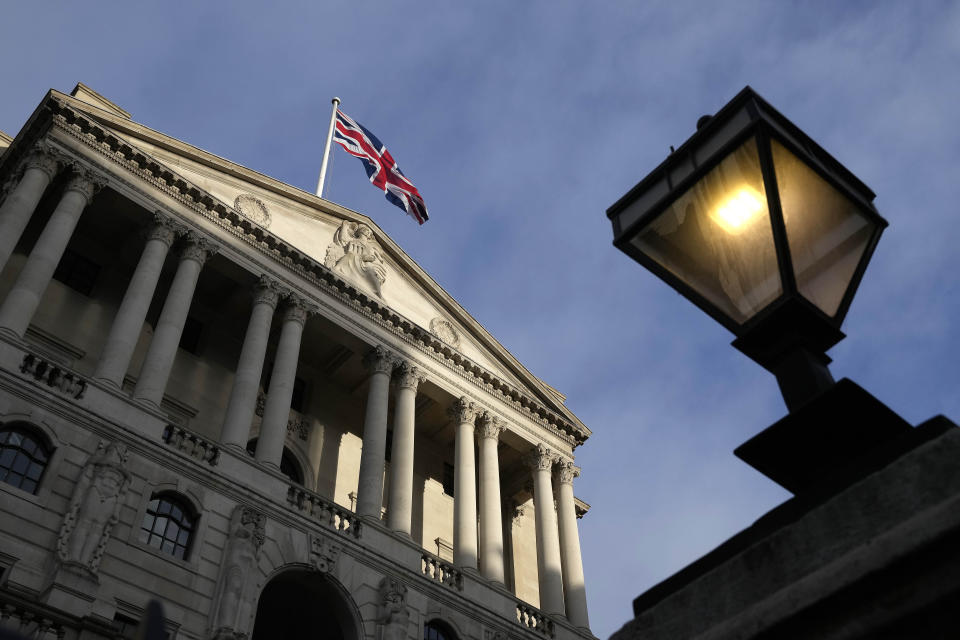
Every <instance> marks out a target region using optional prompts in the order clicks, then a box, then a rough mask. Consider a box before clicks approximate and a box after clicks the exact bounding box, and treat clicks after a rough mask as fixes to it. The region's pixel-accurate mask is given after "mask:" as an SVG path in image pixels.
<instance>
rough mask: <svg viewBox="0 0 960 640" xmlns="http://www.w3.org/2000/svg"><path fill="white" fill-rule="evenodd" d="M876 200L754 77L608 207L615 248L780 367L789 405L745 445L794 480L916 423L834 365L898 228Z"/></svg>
mask: <svg viewBox="0 0 960 640" xmlns="http://www.w3.org/2000/svg"><path fill="white" fill-rule="evenodd" d="M873 199H874V193H873V192H872V191H871V190H870V189H869V187H867V186H866V185H865V184H863V182H861V181H860V180H859V179H858V178H857V177H856V176H854V175H853V174H852V173H851V172H850V171H849V170H847V169H846V168H845V167H844V166H843V165H841V164H840V163H839V162H838V161H837V160H836V159H834V158H833V156H831V155H830V154H828V153H827V152H826V151H824V150H823V148H821V147H820V146H819V145H818V144H817V143H816V142H814V141H813V140H812V139H811V138H810V137H809V136H808V135H806V134H805V133H804V132H803V131H801V130H800V129H799V128H798V127H797V126H796V125H794V124H793V123H792V122H790V121H789V120H788V119H787V118H785V117H784V116H783V115H781V114H780V113H779V112H778V111H777V110H776V109H774V108H773V107H772V106H770V104H769V103H767V102H766V101H765V100H764V99H763V98H761V97H760V96H759V95H757V94H756V92H754V91H753V89H751V88H750V87H746V88H744V89H743V91H741V92H740V93H739V94H737V96H736V97H734V98H733V100H731V101H730V102H729V103H727V105H725V106H724V107H723V108H722V109H720V111H718V112H717V113H716V114H715V115H713V116H704V117H703V118H701V119H700V121H699V122H698V123H697V131H696V133H694V134H693V135H692V136H691V137H690V138H689V139H688V140H687V141H686V142H684V143H683V145H681V146H680V148H678V149H676V150H671V154H670V155H669V156H668V157H667V159H666V160H664V161H663V162H662V163H661V164H660V166H658V167H657V168H656V169H654V170H653V171H652V172H651V173H650V174H649V175H648V176H647V177H645V178H644V179H643V180H641V181H640V182H639V183H638V184H637V185H636V186H635V187H633V188H632V189H631V190H630V191H629V192H627V194H626V195H624V196H623V197H622V198H620V199H619V200H618V201H617V202H616V203H615V204H613V205H612V206H611V207H610V208H609V209H608V210H607V216H608V217H609V218H610V221H611V222H612V224H613V233H614V241H613V243H614V245H615V246H616V247H617V248H619V249H620V250H621V251H623V252H624V253H626V254H627V255H629V256H630V257H631V258H633V259H634V260H636V261H637V262H639V263H640V264H642V265H644V266H645V267H647V268H648V269H649V270H650V271H652V272H653V273H654V274H656V275H657V276H658V277H660V278H661V279H663V280H664V281H666V282H667V283H668V284H669V285H670V286H672V287H673V288H674V289H676V290H677V291H678V292H679V293H681V294H682V295H683V296H684V297H686V298H687V299H688V300H690V301H691V302H693V303H694V304H696V305H697V306H698V307H700V308H701V309H702V310H703V311H705V312H706V313H708V314H709V315H710V316H711V317H713V318H714V319H715V320H717V321H718V322H719V323H720V324H722V325H723V326H725V327H726V328H727V329H729V330H730V331H731V332H733V334H734V335H735V336H736V339H735V340H734V341H733V346H734V347H736V348H737V349H739V350H740V351H742V352H743V353H745V354H746V355H747V356H749V357H750V358H752V359H753V360H754V361H756V362H757V363H758V364H760V365H761V366H763V367H764V368H766V369H767V370H769V371H770V372H772V373H773V374H774V375H775V376H776V378H777V383H778V384H779V386H780V390H781V393H782V394H783V398H784V401H785V402H786V405H787V408H788V410H789V412H790V414H789V415H788V416H787V417H786V418H784V419H782V420H780V421H778V422H777V423H776V424H774V425H772V426H771V427H769V428H767V429H766V430H765V431H764V432H762V433H760V434H759V435H757V436H755V437H754V438H752V439H751V440H750V441H748V442H747V443H745V444H744V445H741V447H739V448H738V449H737V450H736V454H737V455H738V456H740V457H741V458H742V459H744V460H746V461H747V462H748V463H749V464H751V465H753V466H754V467H755V468H757V469H758V470H760V471H762V472H763V473H765V474H766V475H767V476H769V477H771V478H772V479H774V480H775V481H777V482H779V483H780V484H781V485H783V486H784V487H786V488H788V489H790V490H791V491H794V492H797V491H800V490H803V489H804V488H807V487H809V486H811V484H816V483H817V482H819V481H820V480H822V479H823V478H827V477H833V478H836V477H838V476H840V475H844V474H846V475H847V476H850V474H851V473H853V474H854V475H856V474H857V473H860V472H862V471H863V468H862V467H863V465H861V469H860V471H856V470H854V471H851V469H853V468H854V467H856V466H857V465H856V464H853V463H852V462H851V461H854V460H857V459H863V460H866V458H867V457H869V456H867V457H864V453H865V452H866V451H871V450H876V449H877V447H879V446H880V445H881V444H883V443H889V442H891V441H893V440H896V439H897V438H900V437H903V436H904V434H905V431H904V429H908V430H909V429H910V427H909V425H908V424H907V423H906V422H904V421H903V420H902V419H901V418H900V417H899V416H897V415H896V414H895V413H893V412H892V411H890V410H889V409H888V408H887V407H886V406H884V405H883V404H882V403H880V402H879V401H878V400H876V399H875V398H874V397H873V396H871V395H870V394H868V393H867V392H866V391H864V390H863V389H861V388H860V387H859V386H857V385H856V384H854V383H852V382H850V381H849V380H841V381H840V382H834V380H833V376H832V375H831V373H830V370H829V368H828V366H827V365H828V364H829V363H830V358H829V357H828V356H827V355H826V351H827V350H828V349H830V348H831V347H832V346H834V345H835V344H836V343H837V342H839V341H840V340H842V339H843V338H844V334H843V333H842V332H841V331H840V326H841V324H842V323H843V319H844V317H845V316H846V314H847V310H848V309H849V308H850V302H851V300H852V299H853V296H854V294H855V293H856V289H857V286H858V285H859V283H860V279H861V278H862V277H863V273H864V271H865V269H866V267H867V263H868V262H869V261H870V257H871V255H872V254H873V251H874V248H875V247H876V245H877V242H878V241H879V239H880V234H881V233H882V232H883V229H884V228H885V227H886V226H887V222H886V220H884V219H883V218H882V217H881V216H880V215H879V214H878V213H877V211H876V209H875V208H874V206H873ZM874 458H875V459H876V456H874ZM875 459H874V461H873V462H870V463H869V464H868V463H864V464H866V465H867V466H868V467H869V466H870V465H872V464H875V463H876V460H875Z"/></svg>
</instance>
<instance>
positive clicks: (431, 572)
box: [420, 551, 463, 591]
mask: <svg viewBox="0 0 960 640" xmlns="http://www.w3.org/2000/svg"><path fill="white" fill-rule="evenodd" d="M420 571H421V573H423V575H425V576H427V577H428V578H430V579H431V580H436V581H437V582H439V583H441V584H445V585H447V586H448V587H450V588H451V589H456V590H457V591H463V574H462V573H461V572H460V570H459V569H457V568H456V567H455V566H454V565H453V563H450V562H447V561H446V560H442V559H441V558H438V557H437V556H435V555H433V554H432V553H427V552H426V551H423V552H422V553H421V554H420Z"/></svg>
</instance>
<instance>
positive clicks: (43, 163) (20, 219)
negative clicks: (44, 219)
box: [0, 143, 60, 271]
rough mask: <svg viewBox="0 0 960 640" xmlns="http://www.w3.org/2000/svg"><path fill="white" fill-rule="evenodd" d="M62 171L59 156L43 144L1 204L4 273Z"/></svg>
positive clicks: (0, 252)
mask: <svg viewBox="0 0 960 640" xmlns="http://www.w3.org/2000/svg"><path fill="white" fill-rule="evenodd" d="M59 169H60V164H59V162H57V155H56V154H55V153H54V152H53V150H52V149H51V148H50V147H49V146H48V145H46V144H43V143H41V144H38V145H37V146H36V148H34V150H33V151H32V152H31V153H30V155H29V156H28V157H27V159H26V161H25V162H24V171H23V176H22V177H21V178H20V181H19V182H18V183H17V186H15V187H14V188H13V189H12V190H11V191H10V193H9V194H8V195H7V198H6V200H4V201H3V205H0V271H2V270H3V268H4V267H5V266H6V265H7V260H9V259H10V255H11V254H12V253H13V250H14V248H15V247H16V246H17V242H18V241H19V240H20V236H22V235H23V230H24V229H26V228H27V223H28V222H29V221H30V216H32V215H33V212H34V211H35V210H36V208H37V204H39V202H40V198H42V197H43V194H44V192H45V191H46V190H47V187H48V186H49V185H50V181H51V180H53V178H54V176H56V175H57V171H59Z"/></svg>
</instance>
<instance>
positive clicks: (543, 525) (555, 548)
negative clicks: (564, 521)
mask: <svg viewBox="0 0 960 640" xmlns="http://www.w3.org/2000/svg"><path fill="white" fill-rule="evenodd" d="M525 462H526V463H527V466H529V467H530V469H531V470H532V471H533V504H534V511H535V516H536V521H537V571H538V574H539V578H540V609H541V610H542V611H543V612H544V613H549V614H554V615H563V613H564V608H563V576H562V575H561V568H560V539H559V536H558V532H557V514H556V511H555V510H554V507H553V482H552V480H551V473H550V471H551V469H552V468H553V462H554V455H553V453H552V452H551V451H550V449H548V448H546V447H545V446H543V445H542V444H538V445H537V448H536V449H534V450H533V451H531V452H530V453H529V454H528V455H527V457H526V459H525Z"/></svg>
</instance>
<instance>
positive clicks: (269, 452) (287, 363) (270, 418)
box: [253, 296, 309, 469]
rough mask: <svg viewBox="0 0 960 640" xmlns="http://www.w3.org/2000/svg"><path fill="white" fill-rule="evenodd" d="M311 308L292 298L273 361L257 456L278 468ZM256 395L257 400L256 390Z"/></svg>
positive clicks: (258, 439) (259, 460)
mask: <svg viewBox="0 0 960 640" xmlns="http://www.w3.org/2000/svg"><path fill="white" fill-rule="evenodd" d="M308 310H309V307H308V305H307V304H306V303H305V302H304V301H303V300H300V299H298V298H296V297H293V296H291V297H290V299H289V302H288V303H287V306H286V308H285V309H284V312H283V325H282V326H281V328H280V340H279V342H278V343H277V357H276V359H275V360H274V361H273V369H272V371H271V373H270V388H269V389H267V403H266V405H264V407H263V422H261V423H260V436H259V438H257V453H256V458H257V461H258V462H262V463H264V464H267V465H270V466H272V467H275V468H277V469H279V468H280V459H281V458H282V457H283V441H284V439H285V438H286V436H287V422H289V421H290V401H291V400H292V399H293V385H294V383H295V382H296V379H297V363H298V362H299V360H300V339H301V338H302V337H303V325H304V324H305V323H306V322H307V314H308ZM253 397H254V401H256V393H254V396H253Z"/></svg>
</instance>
